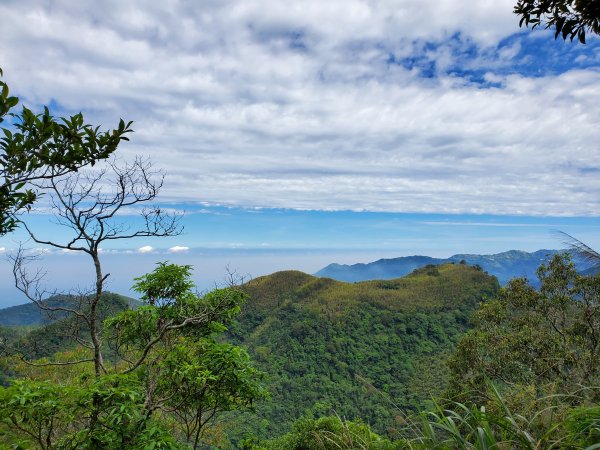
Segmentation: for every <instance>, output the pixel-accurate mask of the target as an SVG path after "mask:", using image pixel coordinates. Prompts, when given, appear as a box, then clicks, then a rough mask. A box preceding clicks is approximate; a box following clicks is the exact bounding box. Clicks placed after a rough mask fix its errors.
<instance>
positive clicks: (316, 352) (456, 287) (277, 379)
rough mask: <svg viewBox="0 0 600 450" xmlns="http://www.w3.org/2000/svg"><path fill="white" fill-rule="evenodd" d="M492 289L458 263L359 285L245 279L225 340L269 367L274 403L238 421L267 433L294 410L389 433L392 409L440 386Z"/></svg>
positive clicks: (411, 406)
mask: <svg viewBox="0 0 600 450" xmlns="http://www.w3.org/2000/svg"><path fill="white" fill-rule="evenodd" d="M498 288H499V286H498V281H497V280H496V278H494V277H492V276H490V275H488V274H486V273H484V272H483V271H481V270H478V269H476V268H473V267H470V266H467V265H460V264H445V265H440V266H433V265H429V266H426V267H424V268H421V269H419V270H416V271H414V272H413V273H411V274H410V275H408V276H406V277H403V278H398V279H394V280H385V281H384V280H380V281H366V282H360V283H345V282H340V281H336V280H333V279H331V278H317V277H314V276H311V275H307V274H305V273H302V272H296V271H288V272H277V273H274V274H272V275H269V276H265V277H260V278H257V279H255V280H252V281H251V282H249V283H247V284H246V285H244V286H243V289H244V290H245V291H246V292H247V293H248V295H249V296H250V300H249V301H248V302H247V304H246V305H245V306H244V308H243V310H242V314H241V315H240V317H239V320H238V321H237V323H236V324H235V325H234V326H233V327H232V328H231V329H230V336H229V338H230V339H231V341H232V342H233V343H236V344H241V345H244V346H246V347H247V348H248V349H249V352H250V353H251V355H252V356H253V359H254V360H255V362H256V364H257V365H258V367H259V368H260V369H261V370H263V371H264V372H266V373H267V379H266V383H267V386H268V389H269V390H270V392H271V395H272V400H271V401H269V402H264V403H261V404H260V405H256V411H257V416H247V417H246V416H244V418H243V420H240V423H248V424H253V425H248V426H252V427H253V429H252V431H253V432H259V433H262V434H263V435H266V436H273V435H276V434H277V433H280V432H282V431H284V430H285V429H286V427H288V426H289V425H290V423H291V422H292V421H293V420H295V419H297V418H298V417H300V416H303V415H308V416H314V417H317V416H321V415H328V414H338V415H339V416H340V417H345V418H348V419H352V418H358V417H361V418H363V419H364V420H366V421H367V422H368V423H371V424H373V425H375V424H376V426H377V427H378V430H379V431H381V432H385V433H386V434H393V429H394V426H395V425H397V421H396V416H398V415H401V414H402V413H400V412H399V411H398V409H397V408H401V409H402V410H403V411H408V410H416V409H417V408H418V407H420V406H422V405H423V404H424V403H425V402H427V401H428V400H430V399H431V396H432V395H435V394H437V393H440V392H441V390H442V389H443V387H444V385H445V380H446V372H447V370H446V367H445V360H446V358H447V356H448V355H449V354H450V353H451V352H452V350H453V349H454V346H455V344H456V342H457V341H458V339H459V338H460V336H462V334H463V333H464V332H465V331H466V330H467V328H468V327H469V316H470V315H471V312H472V311H473V310H474V309H475V308H476V307H477V305H478V304H479V303H480V302H481V301H482V300H484V299H485V298H487V297H490V296H493V295H495V293H496V292H497V290H498ZM394 405H395V406H394ZM267 424H268V425H267ZM238 428H239V427H238Z"/></svg>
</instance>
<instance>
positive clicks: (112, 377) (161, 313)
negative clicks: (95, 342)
mask: <svg viewBox="0 0 600 450" xmlns="http://www.w3.org/2000/svg"><path fill="white" fill-rule="evenodd" d="M190 272H191V268H190V267H189V266H176V265H172V264H167V263H160V264H159V265H158V267H157V269H156V270H155V271H154V272H153V273H151V274H148V275H146V276H144V277H141V278H139V279H137V284H136V289H138V291H139V292H140V293H141V294H142V297H143V299H144V304H143V305H142V306H140V307H139V308H137V309H135V310H133V309H124V310H121V311H120V312H117V313H116V314H115V311H113V312H112V315H111V317H109V318H108V319H107V320H106V321H105V325H104V334H105V335H106V337H107V339H106V341H107V342H108V343H109V344H110V345H111V351H112V353H111V362H112V369H111V370H110V371H109V370H106V372H105V373H101V374H100V375H98V373H97V372H96V371H95V370H92V369H93V367H92V366H93V364H92V363H93V362H94V360H93V359H89V358H88V359H85V358H84V357H82V354H83V355H84V356H85V354H86V352H87V353H88V355H89V352H90V349H87V348H85V346H83V347H81V348H79V349H77V350H75V351H74V352H70V353H58V354H56V355H54V356H53V357H52V358H51V360H47V359H42V360H37V361H35V362H34V363H27V361H23V363H22V364H25V367H29V369H25V370H23V368H22V367H21V368H19V370H20V372H21V373H26V374H27V375H28V378H29V380H22V381H19V382H18V383H15V384H13V385H12V386H11V387H9V388H8V389H4V390H2V389H0V398H1V399H3V400H2V401H4V405H5V407H6V411H8V412H7V414H9V412H11V411H12V412H14V413H15V414H21V415H20V416H15V417H16V418H14V417H13V416H10V414H12V412H11V413H10V414H9V415H8V416H6V420H4V421H3V423H4V426H0V432H2V433H4V436H6V439H5V442H11V441H12V440H14V439H17V438H18V439H19V440H20V441H22V442H24V444H23V445H25V446H31V445H37V446H41V448H64V449H75V448H102V449H121V448H133V449H135V448H140V449H141V448H178V447H179V446H182V447H186V446H190V447H191V448H199V447H200V446H201V445H202V437H203V431H204V429H205V427H206V426H207V425H208V424H209V423H210V422H211V421H212V420H213V419H214V417H215V416H216V415H217V414H219V413H220V412H222V411H230V410H233V409H240V408H246V409H250V408H252V406H253V403H254V401H255V400H256V399H260V398H263V397H265V396H266V392H265V391H264V388H263V387H262V384H261V379H262V373H260V372H259V371H258V370H256V369H255V368H254V367H253V365H252V364H251V361H250V357H249V356H248V354H247V353H246V352H245V351H244V350H243V349H241V348H239V347H236V346H233V345H231V344H226V343H222V342H218V340H217V338H218V335H219V334H220V333H221V332H223V331H225V330H226V329H227V326H228V325H229V324H230V323H231V321H232V320H233V318H234V316H235V315H236V314H237V313H238V312H239V310H240V308H239V305H240V303H241V302H243V301H244V299H245V295H244V294H243V293H241V292H240V291H239V290H237V289H234V288H228V289H219V290H216V291H213V292H211V293H208V294H206V295H204V296H202V297H198V296H197V295H196V294H194V293H193V292H192V290H191V289H192V288H193V284H192V283H191V282H190V281H189V276H190ZM157 293H159V294H157ZM159 299H160V301H159ZM104 304H105V303H102V305H104ZM72 319H74V318H70V319H63V320H61V321H59V322H55V323H53V324H51V325H49V326H48V327H53V326H58V325H59V324H60V323H64V322H67V321H68V320H72ZM92 350H93V349H92ZM73 359H75V360H78V361H80V363H79V364H77V365H74V364H73V362H72V361H73ZM5 361H6V360H5ZM83 361H87V362H83ZM59 367H62V368H61V369H60V370H58V369H57V368H59ZM107 367H108V366H107ZM72 369H77V370H75V371H73V370H72ZM40 379H42V380H44V379H52V380H53V382H54V383H53V384H49V383H47V382H44V381H38V380H40ZM40 383H41V384H40ZM44 383H46V384H44ZM19 387H20V388H19ZM50 387H52V389H54V391H51V390H49V389H50ZM28 392H41V393H42V394H44V395H41V394H40V395H37V394H36V395H29V394H28ZM53 396H54V397H55V398H56V399H57V401H58V400H60V399H64V402H63V403H61V404H60V405H58V404H57V405H58V406H56V405H54V403H51V402H50V403H48V401H47V399H48V398H52V397H53ZM29 399H30V400H29ZM61 401H62V400H61ZM20 402H24V404H25V405H26V406H27V407H28V408H29V409H27V410H23V411H21V410H19V409H15V408H13V406H12V405H14V404H17V403H20ZM46 403H47V407H46ZM2 406H3V404H2V403H1V402H0V408H2ZM55 406H56V407H55ZM36 411H37V412H36ZM27 414H29V415H31V417H32V419H31V420H30V419H27V420H28V422H27V421H24V420H25V419H19V417H21V418H22V417H25V418H27V417H29V416H27ZM65 414H66V416H65ZM13 419H14V420H13ZM34 419H35V420H34ZM49 424H54V425H49ZM25 426H26V428H24V427H25ZM42 441H43V444H42V443H41V442H42ZM0 442H2V440H1V439H0ZM15 442H16V441H15ZM186 448H187V447H186Z"/></svg>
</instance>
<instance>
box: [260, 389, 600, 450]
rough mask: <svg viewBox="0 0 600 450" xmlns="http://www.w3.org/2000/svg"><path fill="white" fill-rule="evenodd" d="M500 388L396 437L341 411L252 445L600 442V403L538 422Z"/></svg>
mask: <svg viewBox="0 0 600 450" xmlns="http://www.w3.org/2000/svg"><path fill="white" fill-rule="evenodd" d="M490 389H491V390H492V391H494V392H495V398H494V408H493V410H492V411H489V410H487V409H486V408H485V407H476V406H472V407H468V406H466V405H464V404H462V403H458V402H452V403H450V404H448V406H447V407H446V408H442V407H439V406H436V407H435V408H434V409H432V410H431V411H423V412H421V413H420V414H419V415H417V416H414V417H413V418H407V419H406V422H405V426H404V427H403V429H402V430H401V433H402V435H403V437H402V438H400V439H398V440H396V441H390V440H389V439H386V438H382V437H380V436H378V435H376V434H375V433H373V432H372V431H371V429H370V428H369V427H368V426H367V425H365V424H363V423H360V422H353V421H346V420H342V419H341V418H339V417H338V416H329V417H323V418H320V419H309V418H303V419H301V420H299V421H297V422H296V423H294V425H293V429H292V431H290V432H288V433H287V434H285V435H284V436H282V437H280V438H277V439H272V440H266V441H263V442H259V443H254V444H252V445H249V447H250V448H252V450H280V449H286V450H287V449H290V450H435V449H439V450H454V449H477V450H499V449H503V450H539V449H544V450H550V449H564V450H567V449H586V450H593V449H597V448H600V444H599V443H600V408H599V407H598V406H594V407H577V408H573V407H571V408H568V410H567V411H566V414H564V415H562V416H560V418H555V419H557V420H554V421H547V422H546V426H545V427H539V426H538V424H537V422H539V416H541V415H544V414H547V413H548V411H543V410H540V411H531V412H530V413H529V414H528V415H527V416H524V415H521V414H516V413H514V412H512V411H511V410H510V409H509V408H508V407H507V406H506V404H505V403H504V401H503V399H502V397H501V396H500V394H499V393H498V392H497V390H495V388H494V387H493V386H490Z"/></svg>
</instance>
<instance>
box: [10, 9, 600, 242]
mask: <svg viewBox="0 0 600 450" xmlns="http://www.w3.org/2000/svg"><path fill="white" fill-rule="evenodd" d="M513 3H514V2H513V1H511V0H493V1H491V0H489V1H488V0H485V1H484V0H478V1H476V2H467V1H464V0H419V1H415V0H412V1H407V0H395V1H391V0H390V1H385V0H380V1H376V0H373V1H356V0H339V1H337V0H328V1H327V2H323V1H297V2H292V3H291V4H290V3H289V2H283V1H273V0H260V1H259V0H256V1H251V0H239V1H235V0H231V1H226V0H204V1H175V0H171V1H168V0H165V1H162V2H143V1H141V0H140V1H133V0H118V1H117V0H114V1H107V0H102V1H99V0H94V1H92V0H88V1H77V2H73V1H66V0H55V1H33V0H8V1H7V0H4V1H3V2H2V3H0V16H1V17H2V29H1V30H0V37H1V45H0V67H2V68H3V69H4V71H5V79H6V81H7V83H9V85H10V86H11V88H12V89H13V91H14V92H15V93H16V94H17V95H19V96H20V97H21V99H22V100H23V102H24V103H25V104H27V105H29V106H33V107H37V108H39V107H40V105H43V104H50V105H51V106H52V107H53V109H54V110H55V111H58V112H59V113H62V114H65V113H69V112H76V111H79V110H83V111H84V113H85V114H86V118H87V119H88V120H89V121H91V122H93V123H103V124H104V125H105V126H109V125H113V124H116V123H117V120H118V118H119V117H124V118H126V119H128V120H135V122H136V123H135V126H134V128H135V130H136V133H135V135H134V136H132V142H131V143H130V144H126V145H124V146H123V147H122V149H120V150H119V152H120V153H121V155H122V156H123V157H125V158H129V157H132V156H133V155H135V154H144V155H149V156H150V158H151V159H152V160H153V162H154V163H155V165H156V166H157V167H160V168H163V169H164V170H165V171H166V173H167V180H166V185H165V190H164V191H163V195H162V200H163V201H172V202H174V203H182V202H206V203H208V204H222V205H236V206H242V207H284V208H298V209H321V210H339V209H344V210H345V209H351V210H369V211H396V212H398V211H402V212H440V213H492V214H516V215H519V214H526V215H552V216H560V215H579V216H581V215H583V216H597V215H600V178H599V177H598V173H599V172H600V161H599V156H600V149H599V148H598V143H599V142H600V127H598V118H599V117H600V70H599V67H600V64H599V63H600V44H599V43H598V39H591V40H590V42H589V43H588V45H587V46H581V45H578V44H570V43H566V44H565V43H562V42H554V41H553V40H552V36H551V35H549V34H548V33H546V32H537V31H536V32H533V33H532V32H525V33H518V31H519V30H518V19H517V17H516V16H514V15H513V14H512V7H513ZM185 250H186V248H185V247H183V246H181V247H179V246H177V247H173V248H172V251H173V252H183V251H185ZM139 251H141V252H143V251H152V248H146V247H142V248H140V249H139Z"/></svg>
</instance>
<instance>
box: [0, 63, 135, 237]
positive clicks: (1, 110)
mask: <svg viewBox="0 0 600 450" xmlns="http://www.w3.org/2000/svg"><path fill="white" fill-rule="evenodd" d="M0 76H2V71H1V70H0ZM17 104H18V99H17V98H16V97H13V96H11V95H10V91H9V88H8V86H7V84H6V83H5V82H3V81H1V80H0V122H2V121H3V120H4V118H5V117H6V116H10V117H11V118H12V123H11V127H9V128H1V132H2V137H1V138H0V236H2V235H4V234H6V233H8V232H10V231H12V230H13V229H14V228H15V227H16V225H17V218H16V217H15V214H17V213H19V212H20V211H23V210H26V209H29V208H30V207H31V206H32V205H33V203H34V202H35V201H36V199H37V196H38V194H37V193H36V190H35V189H34V188H33V187H32V185H31V183H32V182H35V181H38V180H44V179H52V178H56V177H60V176H62V175H65V174H67V173H69V172H73V171H77V170H78V169H80V168H81V167H83V166H86V165H88V164H92V165H93V164H94V163H95V162H96V161H98V160H101V159H106V158H108V157H109V156H110V155H111V154H112V153H113V152H114V151H115V150H116V149H117V147H118V145H119V144H120V142H121V141H124V140H125V141H126V140H128V138H127V136H126V135H127V134H128V133H130V132H131V131H132V130H131V123H132V122H128V123H126V122H124V121H123V120H120V121H119V125H118V126H117V128H115V129H113V130H110V131H100V128H99V127H94V126H92V125H90V124H86V123H85V122H84V118H83V115H82V114H81V113H79V114H75V115H73V116H70V117H63V118H59V119H57V118H55V117H53V116H52V115H51V114H50V111H49V110H48V108H44V112H43V113H41V114H35V113H34V112H32V111H31V110H30V109H28V108H26V107H23V109H22V110H21V112H20V113H18V114H15V113H11V112H10V111H11V109H12V108H14V107H15V106H16V105H17Z"/></svg>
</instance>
